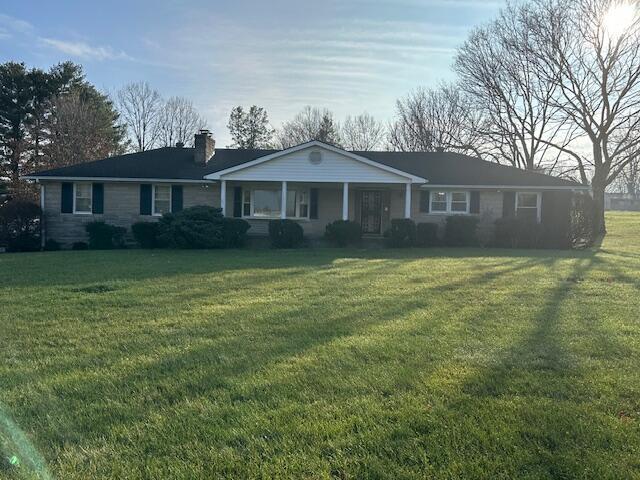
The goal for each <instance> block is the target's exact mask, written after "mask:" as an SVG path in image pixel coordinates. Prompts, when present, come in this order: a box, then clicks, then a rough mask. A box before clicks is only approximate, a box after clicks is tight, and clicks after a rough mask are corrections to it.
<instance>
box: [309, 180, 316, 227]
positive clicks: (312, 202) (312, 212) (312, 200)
mask: <svg viewBox="0 0 640 480" xmlns="http://www.w3.org/2000/svg"><path fill="white" fill-rule="evenodd" d="M309 217H310V218H312V219H314V220H317V219H318V189H317V188H312V189H311V190H310V192H309Z"/></svg>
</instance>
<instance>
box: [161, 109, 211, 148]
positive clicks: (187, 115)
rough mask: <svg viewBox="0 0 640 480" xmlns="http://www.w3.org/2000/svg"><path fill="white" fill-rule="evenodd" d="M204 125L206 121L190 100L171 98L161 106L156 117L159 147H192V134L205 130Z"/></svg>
mask: <svg viewBox="0 0 640 480" xmlns="http://www.w3.org/2000/svg"><path fill="white" fill-rule="evenodd" d="M206 124H207V122H206V120H205V119H204V118H202V117H201V116H200V114H199V113H198V112H197V111H196V109H195V108H194V106H193V103H192V102H191V101H190V100H187V99H186V98H182V97H171V98H170V99H169V100H167V101H166V102H165V103H164V104H163V105H162V108H161V109H160V112H159V115H158V129H159V134H158V135H159V145H160V146H163V147H173V146H175V145H176V144H177V143H182V144H184V145H192V144H193V141H194V134H195V133H196V132H197V131H198V130H200V129H203V128H205V127H206Z"/></svg>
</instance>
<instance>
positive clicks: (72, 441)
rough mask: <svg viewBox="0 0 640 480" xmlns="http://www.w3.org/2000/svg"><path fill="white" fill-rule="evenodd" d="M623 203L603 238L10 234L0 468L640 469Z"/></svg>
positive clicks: (634, 311)
mask: <svg viewBox="0 0 640 480" xmlns="http://www.w3.org/2000/svg"><path fill="white" fill-rule="evenodd" d="M608 222H609V229H610V232H611V233H610V235H608V236H607V237H606V239H605V241H604V243H603V245H602V247H601V249H600V250H598V251H579V252H556V251H507V250H491V249H487V250H482V249H465V250H455V249H452V250H446V249H435V250H418V249H416V250H406V251H402V250H370V251H363V250H340V249H320V250H299V251H268V250H263V251H227V252H224V251H202V252H181V251H153V252H152V251H141V250H138V251H136V250H130V251H118V252H52V253H37V254H17V255H1V256H0V275H1V278H0V305H2V307H1V309H0V326H1V327H2V335H0V456H1V457H2V459H0V478H9V479H13V478H20V479H22V478H29V474H30V472H32V471H36V470H37V471H40V472H41V476H42V478H47V475H48V474H50V475H51V477H52V478H57V479H89V478H114V479H115V478H117V479H125V478H126V479H142V478H145V479H156V478H157V479H159V478H171V479H178V478H184V479H192V478H220V477H222V478H225V477H226V478H256V477H258V478H392V479H400V478H425V477H426V478H429V477H432V478H450V479H453V478H494V479H496V478H594V479H604V478H612V479H613V478H616V479H617V478H640V368H639V367H640V292H639V289H640V215H638V214H623V213H616V214H611V215H609V217H608ZM27 439H28V440H30V443H31V444H32V445H33V449H30V447H29V445H28V444H27V443H26V440H27ZM40 462H41V463H40ZM12 464H16V465H12ZM38 464H40V466H38ZM45 469H46V470H47V471H48V473H47V472H45Z"/></svg>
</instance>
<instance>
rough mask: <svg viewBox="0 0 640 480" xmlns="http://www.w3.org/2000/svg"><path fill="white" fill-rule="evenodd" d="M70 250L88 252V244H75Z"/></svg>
mask: <svg viewBox="0 0 640 480" xmlns="http://www.w3.org/2000/svg"><path fill="white" fill-rule="evenodd" d="M71 250H89V244H88V243H87V242H75V243H74V244H73V245H71Z"/></svg>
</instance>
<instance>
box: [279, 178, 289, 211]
mask: <svg viewBox="0 0 640 480" xmlns="http://www.w3.org/2000/svg"><path fill="white" fill-rule="evenodd" d="M280 218H282V219H283V220H284V219H285V218H287V182H282V199H281V200H280Z"/></svg>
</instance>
